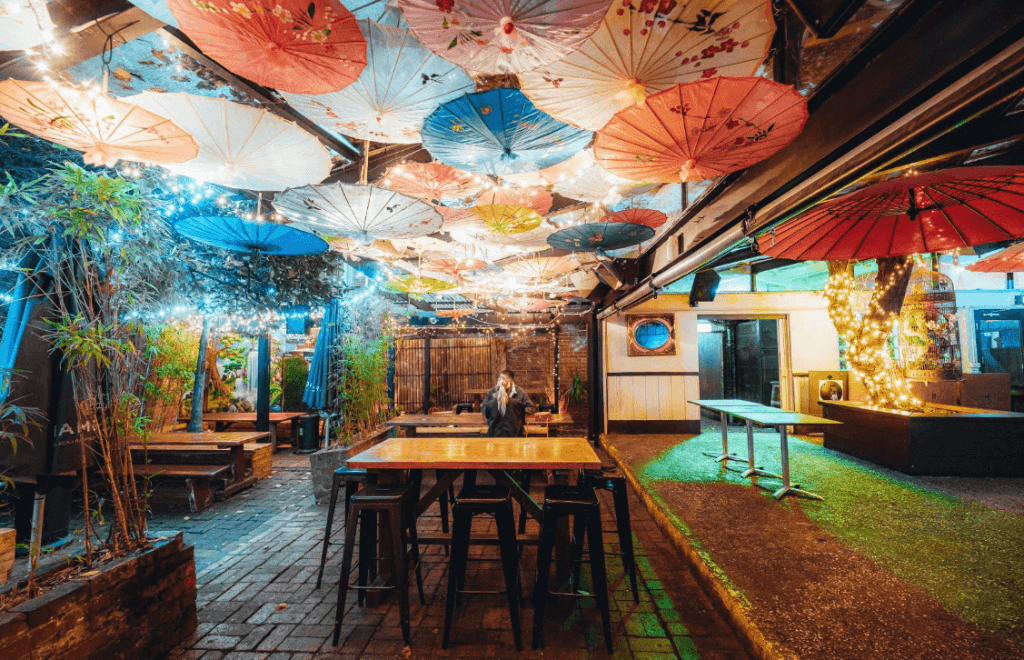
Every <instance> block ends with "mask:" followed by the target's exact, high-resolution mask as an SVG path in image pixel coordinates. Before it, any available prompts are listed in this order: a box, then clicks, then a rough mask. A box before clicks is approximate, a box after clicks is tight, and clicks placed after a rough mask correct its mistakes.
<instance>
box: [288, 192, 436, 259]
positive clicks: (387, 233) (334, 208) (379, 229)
mask: <svg viewBox="0 0 1024 660" xmlns="http://www.w3.org/2000/svg"><path fill="white" fill-rule="evenodd" d="M273 203H274V207H275V208H276V209H277V210H278V211H279V212H280V213H281V214H282V215H284V216H285V217H287V218H288V219H289V220H290V221H291V222H293V223H294V224H295V225H297V226H299V227H303V228H305V229H308V230H310V231H315V232H317V233H318V234H321V235H323V234H327V235H339V234H340V235H342V236H347V237H349V238H354V239H355V240H357V241H360V242H362V243H366V244H369V243H372V242H373V240H374V239H375V238H393V237H397V238H403V237H413V236H426V235H427V234H430V233H432V232H434V231H437V230H438V229H439V228H440V227H441V216H440V215H438V213H437V211H435V210H434V208H433V207H431V206H430V205H429V204H426V203H424V202H422V201H420V200H418V199H415V198H413V197H408V196H406V195H402V194H400V193H397V192H394V191H391V190H384V189H383V188H375V187H373V186H356V185H350V184H345V183H333V184H329V185H323V186H304V187H302V188H295V189H293V190H289V191H288V192H286V193H283V194H281V195H278V196H276V197H275V198H274V202H273Z"/></svg>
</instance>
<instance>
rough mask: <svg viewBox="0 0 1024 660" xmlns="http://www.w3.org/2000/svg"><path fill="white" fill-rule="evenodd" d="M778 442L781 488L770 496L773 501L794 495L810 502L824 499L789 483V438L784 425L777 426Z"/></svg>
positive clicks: (798, 485)
mask: <svg viewBox="0 0 1024 660" xmlns="http://www.w3.org/2000/svg"><path fill="white" fill-rule="evenodd" d="M778 428H779V441H780V442H781V443H782V445H781V448H782V488H780V489H778V490H777V491H775V492H774V493H772V496H773V497H774V498H775V499H777V500H778V499H782V498H783V497H785V496H786V495H796V496H798V497H807V498H809V499H812V500H822V501H824V500H825V498H824V497H822V496H821V495H818V494H816V493H812V492H811V491H809V490H803V489H802V488H800V484H790V483H789V438H788V436H787V435H786V425H785V424H779V427H778Z"/></svg>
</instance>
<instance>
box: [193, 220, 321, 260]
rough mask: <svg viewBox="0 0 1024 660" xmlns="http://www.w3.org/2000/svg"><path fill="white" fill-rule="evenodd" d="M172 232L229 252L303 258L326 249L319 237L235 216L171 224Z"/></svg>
mask: <svg viewBox="0 0 1024 660" xmlns="http://www.w3.org/2000/svg"><path fill="white" fill-rule="evenodd" d="M174 231H176V232H177V233H178V234H180V235H181V236H184V237H185V238H188V239H189V240H193V241H195V242H197V243H203V244H204V245H212V246H213V247H218V248H222V249H224V250H231V251H232V252H251V253H263V254H276V255H280V256H305V255H311V254H320V253H321V252H326V251H327V249H328V245H327V242H326V241H324V240H323V239H321V238H320V237H318V236H314V235H313V234H310V233H308V232H304V231H300V230H298V229H295V228H294V227H286V226H285V225H279V224H277V223H274V222H259V221H256V220H246V219H245V218H239V217H235V216H213V217H211V216H195V217H192V218H186V219H184V220H179V221H178V222H176V223H175V224H174Z"/></svg>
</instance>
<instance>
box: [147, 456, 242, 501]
mask: <svg viewBox="0 0 1024 660" xmlns="http://www.w3.org/2000/svg"><path fill="white" fill-rule="evenodd" d="M135 474H136V475H138V476H142V477H148V478H149V479H150V480H153V481H182V482H184V484H185V490H186V495H187V497H188V508H189V510H190V511H192V512H193V513H195V512H199V511H202V510H203V509H205V508H207V507H208V506H210V505H211V504H213V494H214V482H215V481H217V480H223V479H225V478H227V477H228V476H230V474H231V466H230V465H187V464H186V465H173V464H150V465H138V466H136V467H135ZM167 493H168V495H171V494H172V491H167ZM171 499H172V500H173V499H174V498H171ZM169 503H171V502H169ZM178 503H179V504H183V502H178Z"/></svg>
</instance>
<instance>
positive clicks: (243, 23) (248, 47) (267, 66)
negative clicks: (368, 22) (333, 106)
mask: <svg viewBox="0 0 1024 660" xmlns="http://www.w3.org/2000/svg"><path fill="white" fill-rule="evenodd" d="M168 6H169V7H170V9H171V12H173V13H174V17H175V18H177V19H178V24H179V25H180V26H181V30H182V31H183V32H184V33H185V34H186V35H188V37H189V39H191V40H192V41H194V42H196V44H197V45H198V46H199V48H201V49H202V51H203V53H205V54H206V55H208V56H209V57H211V58H213V59H214V60H216V61H217V62H218V63H220V64H222V65H223V66H225V67H227V68H228V69H230V70H231V71H232V72H234V73H237V74H238V75H240V76H244V77H245V78H248V79H249V80H252V81H253V82H256V83H259V84H260V85H265V86H266V87H274V88H276V89H280V90H282V91H285V92H292V93H295V94H326V93H327V92H335V91H337V90H339V89H341V88H343V87H345V86H346V85H348V84H350V83H352V82H353V81H354V80H355V79H356V78H358V77H359V74H360V73H361V72H362V70H363V68H364V67H365V66H366V39H365V38H364V37H363V33H362V31H361V30H360V29H359V24H358V23H357V22H356V17H355V16H353V15H352V12H350V11H349V10H348V9H345V7H344V6H343V5H342V4H341V3H340V2H338V0H202V2H200V1H198V0H168Z"/></svg>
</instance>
